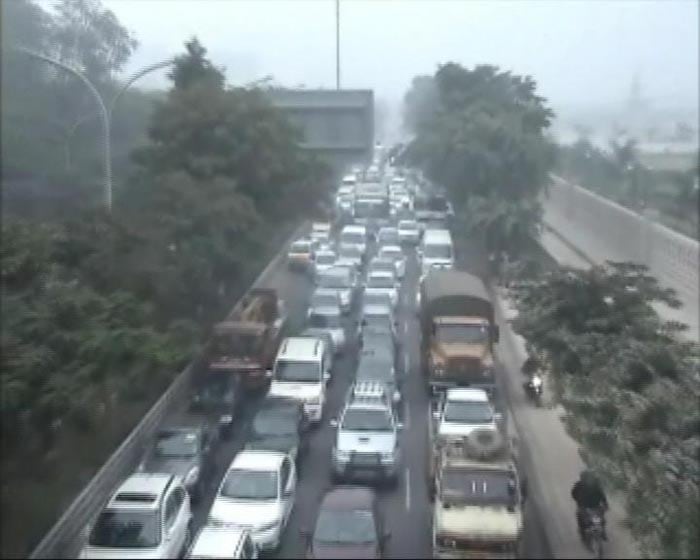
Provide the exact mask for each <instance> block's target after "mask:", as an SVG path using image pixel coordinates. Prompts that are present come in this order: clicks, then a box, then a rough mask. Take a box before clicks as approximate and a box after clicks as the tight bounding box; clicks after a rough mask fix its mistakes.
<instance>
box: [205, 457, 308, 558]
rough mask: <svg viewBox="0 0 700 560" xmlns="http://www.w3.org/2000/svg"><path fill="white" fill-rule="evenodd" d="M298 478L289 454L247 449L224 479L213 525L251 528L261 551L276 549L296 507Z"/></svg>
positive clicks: (214, 507)
mask: <svg viewBox="0 0 700 560" xmlns="http://www.w3.org/2000/svg"><path fill="white" fill-rule="evenodd" d="M296 487H297V475H296V468H295V466H294V461H292V460H291V459H290V457H289V455H287V454H286V453H280V452H278V451H262V450H251V449H244V450H243V451H241V452H239V453H238V455H236V457H235V459H234V460H233V462H232V463H231V465H230V466H229V468H228V471H227V472H226V475H225V476H224V479H223V481H222V482H221V486H219V490H218V492H217V493H216V498H215V499H214V503H213V504H212V506H211V510H210V511H209V520H208V522H209V524H210V525H214V526H222V527H227V526H233V527H239V528H245V529H249V530H250V532H251V535H252V537H253V542H255V544H256V546H258V548H259V549H260V550H274V549H276V548H277V547H278V546H279V544H280V539H281V537H282V533H283V532H284V528H285V527H286V525H287V521H289V516H290V514H291V512H292V508H293V507H294V499H295V497H296Z"/></svg>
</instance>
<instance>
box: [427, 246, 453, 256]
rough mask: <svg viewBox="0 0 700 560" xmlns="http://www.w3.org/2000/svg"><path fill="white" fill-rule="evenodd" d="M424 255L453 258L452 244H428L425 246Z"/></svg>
mask: <svg viewBox="0 0 700 560" xmlns="http://www.w3.org/2000/svg"><path fill="white" fill-rule="evenodd" d="M423 257H425V258H428V259H451V258H452V246H451V245H436V244H431V245H426V246H425V247H424V248H423Z"/></svg>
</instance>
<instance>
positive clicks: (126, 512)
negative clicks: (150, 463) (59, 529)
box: [80, 473, 192, 558]
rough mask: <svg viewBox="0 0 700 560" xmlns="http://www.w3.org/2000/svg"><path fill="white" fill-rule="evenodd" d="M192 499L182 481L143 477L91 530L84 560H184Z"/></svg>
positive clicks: (121, 491)
mask: <svg viewBox="0 0 700 560" xmlns="http://www.w3.org/2000/svg"><path fill="white" fill-rule="evenodd" d="M191 538H192V512H191V510H190V497H189V495H188V494H187V490H185V487H184V486H183V485H182V481H181V480H180V478H179V477H176V476H175V475H172V474H160V473H158V474H154V473H137V474H132V475H131V476H130V477H129V478H127V479H126V480H125V481H124V482H123V483H122V485H121V486H120V487H119V488H118V489H117V491H116V492H115V493H114V494H113V495H112V497H111V498H110V500H109V502H107V505H106V506H105V508H104V509H103V510H102V511H101V512H100V514H99V515H98V516H97V519H96V520H95V523H94V525H93V526H92V527H91V528H89V530H88V542H87V544H86V546H85V547H84V548H83V550H82V552H81V554H80V557H81V558H178V557H180V556H181V555H182V554H183V553H184V552H186V551H187V548H188V547H189V545H190V541H191Z"/></svg>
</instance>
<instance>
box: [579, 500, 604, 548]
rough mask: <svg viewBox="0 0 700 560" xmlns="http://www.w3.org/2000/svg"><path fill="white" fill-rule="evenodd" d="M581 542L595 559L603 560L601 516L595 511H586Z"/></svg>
mask: <svg viewBox="0 0 700 560" xmlns="http://www.w3.org/2000/svg"><path fill="white" fill-rule="evenodd" d="M585 515H586V526H585V528H584V531H583V542H584V544H585V545H586V547H587V548H588V550H590V551H591V552H593V554H594V556H595V557H596V558H603V514H602V513H601V512H600V511H599V510H597V509H587V510H586V514H585Z"/></svg>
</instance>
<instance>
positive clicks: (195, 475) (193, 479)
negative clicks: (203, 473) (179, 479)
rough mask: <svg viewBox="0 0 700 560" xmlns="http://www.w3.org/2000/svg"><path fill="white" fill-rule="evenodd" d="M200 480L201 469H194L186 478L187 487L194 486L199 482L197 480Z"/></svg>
mask: <svg viewBox="0 0 700 560" xmlns="http://www.w3.org/2000/svg"><path fill="white" fill-rule="evenodd" d="M198 478H199V467H197V466H195V467H192V468H191V469H190V470H189V471H188V472H187V476H186V477H185V486H192V485H193V484H195V483H196V482H197V479H198Z"/></svg>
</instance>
